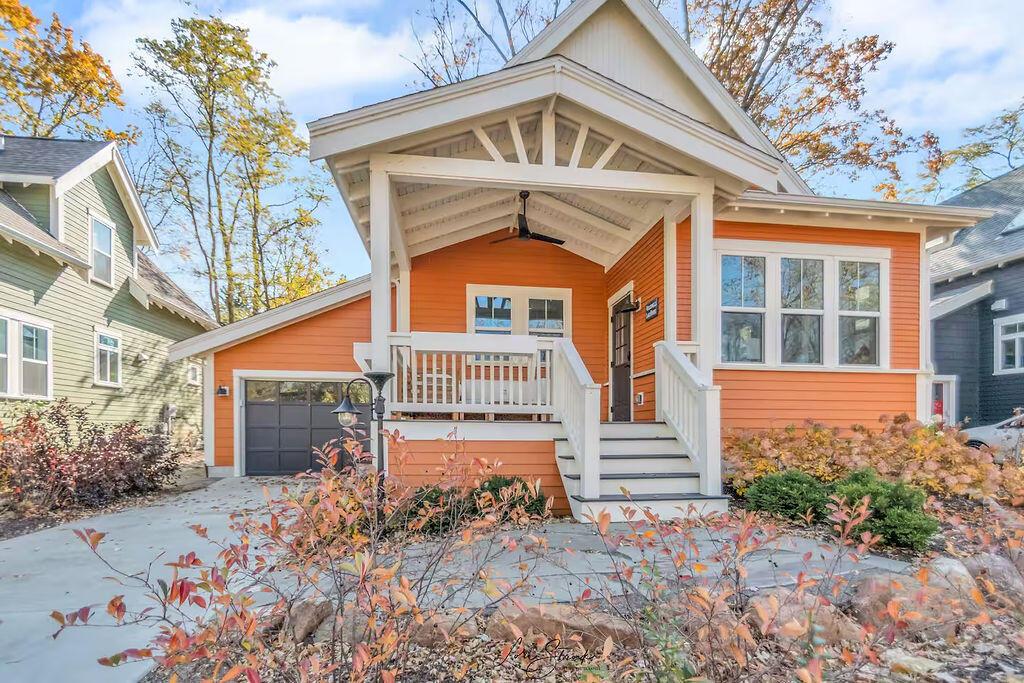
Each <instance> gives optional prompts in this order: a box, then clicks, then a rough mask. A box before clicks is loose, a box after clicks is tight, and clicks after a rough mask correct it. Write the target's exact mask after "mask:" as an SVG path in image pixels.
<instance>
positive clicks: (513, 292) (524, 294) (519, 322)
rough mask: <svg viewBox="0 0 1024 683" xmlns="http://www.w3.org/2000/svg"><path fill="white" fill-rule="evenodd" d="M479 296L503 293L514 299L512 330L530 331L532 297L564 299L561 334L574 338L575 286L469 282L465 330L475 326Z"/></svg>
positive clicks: (525, 332) (473, 329) (514, 331)
mask: <svg viewBox="0 0 1024 683" xmlns="http://www.w3.org/2000/svg"><path fill="white" fill-rule="evenodd" d="M478 296H503V297H507V298H509V299H511V300H512V334H521V335H526V334H529V332H530V330H529V325H530V321H529V318H530V299H559V300H561V301H562V302H563V308H562V315H563V316H565V329H564V330H563V331H562V336H563V338H565V339H572V290H571V289H569V288H566V287H517V286H511V285H476V284H467V285H466V331H467V332H469V333H470V334H474V333H475V330H476V324H475V323H476V315H475V314H476V308H475V303H476V302H475V300H476V297H478Z"/></svg>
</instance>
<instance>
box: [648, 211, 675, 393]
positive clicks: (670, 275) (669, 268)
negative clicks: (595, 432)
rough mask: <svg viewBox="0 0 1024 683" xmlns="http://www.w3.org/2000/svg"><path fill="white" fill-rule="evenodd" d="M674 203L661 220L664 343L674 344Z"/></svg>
mask: <svg viewBox="0 0 1024 683" xmlns="http://www.w3.org/2000/svg"><path fill="white" fill-rule="evenodd" d="M674 206H675V202H673V203H672V204H670V205H669V207H668V208H667V209H665V215H664V219H663V226H662V227H663V228H664V231H665V236H664V241H665V287H664V290H665V294H664V301H663V302H662V303H663V304H664V306H665V341H667V342H675V341H677V340H678V338H679V330H678V306H677V303H678V301H679V283H678V280H677V278H676V274H677V272H678V266H677V263H676V261H677V258H678V254H677V253H676V231H677V226H676V220H677V215H678V212H677V211H676V210H675V209H674V208H673V207H674ZM654 395H655V401H657V395H658V394H657V390H655V394H654Z"/></svg>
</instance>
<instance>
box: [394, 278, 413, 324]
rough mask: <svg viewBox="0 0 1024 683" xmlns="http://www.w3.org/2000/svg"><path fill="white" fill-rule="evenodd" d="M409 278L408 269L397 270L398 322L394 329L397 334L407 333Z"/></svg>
mask: <svg viewBox="0 0 1024 683" xmlns="http://www.w3.org/2000/svg"><path fill="white" fill-rule="evenodd" d="M409 277H410V271H409V269H408V268H399V270H398V291H397V295H398V320H397V321H396V325H395V329H397V330H398V331H399V332H409V325H410V318H411V316H412V308H411V303H410V301H409Z"/></svg>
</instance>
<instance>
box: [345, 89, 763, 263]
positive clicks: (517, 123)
mask: <svg viewBox="0 0 1024 683" xmlns="http://www.w3.org/2000/svg"><path fill="white" fill-rule="evenodd" d="M545 121H547V122H548V123H547V124H545ZM545 125H548V127H549V128H550V130H549V132H548V135H549V136H550V137H551V141H552V144H550V145H549V150H548V151H547V152H545V145H544V138H545V131H544V127H545ZM389 152H390V153H391V154H396V155H405V156H406V157H410V158H420V157H422V158H428V159H451V160H467V161H474V162H478V163H489V164H495V165H496V166H501V165H503V164H507V165H509V166H510V167H511V166H513V165H526V166H530V167H534V168H536V167H540V166H544V165H545V164H547V165H548V166H553V167H555V168H556V169H559V170H560V171H561V172H563V173H564V174H566V178H567V186H566V187H564V188H560V187H557V186H554V187H552V186H550V185H547V186H544V187H531V186H530V185H529V183H528V182H523V183H521V184H516V185H515V186H514V187H512V186H509V185H508V184H506V185H505V186H502V187H495V186H488V185H487V184H486V183H481V184H466V183H460V184H448V182H446V181H443V180H437V181H433V180H432V181H430V182H426V181H424V182H419V181H414V180H401V179H400V180H397V181H396V182H395V183H394V195H395V204H396V206H395V209H396V210H395V217H396V218H397V223H398V225H399V228H398V230H397V235H396V236H400V237H401V240H402V246H403V247H404V249H405V252H406V254H407V256H408V257H409V258H412V257H415V256H418V255H421V254H425V253H428V252H430V251H434V250H436V249H440V248H443V247H445V246H449V245H451V244H456V243H458V242H462V241H465V240H468V239H472V238H474V237H479V236H481V235H485V234H488V233H491V232H494V231H496V230H500V229H502V228H507V229H510V230H511V229H512V228H513V226H514V225H515V216H516V214H517V212H518V211H519V207H520V204H519V199H518V190H519V189H529V190H531V195H530V200H529V207H528V216H529V219H530V224H531V226H533V227H535V228H536V230H537V231H539V232H542V233H544V234H548V235H552V236H554V237H558V238H560V239H563V240H565V245H564V246H563V248H565V249H567V250H569V251H571V252H573V253H575V254H578V255H579V256H582V257H584V258H587V259H589V260H591V261H594V262H597V263H600V264H602V265H604V266H605V267H610V266H611V265H612V264H614V263H615V262H616V261H617V260H618V259H619V258H620V257H621V256H622V255H623V254H624V253H626V251H628V250H629V248H630V247H631V246H632V245H633V244H635V243H636V241H637V240H638V239H640V237H642V236H643V234H644V233H646V231H647V230H648V229H649V228H650V227H651V226H652V225H654V224H655V223H656V222H657V221H658V220H659V219H660V218H661V217H662V216H663V215H664V213H665V211H666V209H668V208H669V206H670V205H671V204H672V202H673V201H674V200H676V199H678V198H679V196H678V195H673V194H670V193H663V194H658V193H657V192H651V191H649V190H644V189H640V188H639V187H638V189H637V191H635V192H629V191H614V192H613V191H608V190H602V189H579V188H578V187H573V184H572V183H569V182H568V179H569V177H570V176H571V175H572V170H573V169H580V171H581V173H577V174H576V175H581V174H584V173H586V171H585V169H592V170H607V171H619V172H623V173H629V174H637V175H636V177H637V178H638V179H639V178H643V177H654V176H655V174H657V175H659V176H675V177H679V176H687V177H705V176H704V174H709V175H710V174H712V173H714V172H713V171H712V170H711V169H710V168H709V167H707V166H706V165H704V164H702V163H700V162H697V161H696V160H694V159H690V158H688V157H686V156H685V155H681V154H680V153H679V152H678V151H675V150H672V149H670V148H668V147H666V146H665V145H662V144H660V143H658V142H656V141H654V140H650V139H646V138H643V137H642V136H639V135H636V134H635V133H628V132H627V131H625V130H624V128H623V127H622V126H621V125H616V124H615V123H613V122H611V121H607V120H605V119H603V118H602V117H598V116H596V115H593V114H591V113H589V112H587V111H586V110H584V109H583V108H581V107H578V106H576V105H573V104H572V103H570V102H563V101H560V100H554V99H549V100H546V101H541V102H536V103H533V104H532V105H530V106H526V107H520V108H517V109H513V110H508V111H504V112H499V113H496V114H493V115H490V116H487V117H482V118H480V119H476V120H471V121H468V122H465V123H464V124H462V125H461V126H459V127H458V130H455V131H448V132H447V134H443V135H440V136H435V137H433V138H431V139H425V140H424V139H417V140H415V141H414V142H413V144H411V145H409V146H407V147H402V148H394V149H390V150H389ZM545 154H548V155H550V156H549V157H548V158H545ZM339 161H340V160H339V159H334V158H328V164H329V166H330V167H331V170H332V173H333V175H334V177H335V179H336V182H337V184H338V187H339V190H340V191H341V193H342V195H343V196H344V197H345V198H346V201H347V203H348V206H349V209H350V211H351V213H352V217H353V220H354V222H355V224H356V227H357V229H358V230H359V233H360V235H361V236H362V238H363V241H364V243H365V244H367V245H368V244H369V234H370V230H369V221H370V189H369V188H370V182H369V180H370V167H369V163H360V164H357V165H354V166H350V167H347V168H345V167H340V166H338V162H339ZM745 187H746V186H745V185H744V184H742V183H740V182H738V181H736V180H735V179H728V178H721V179H720V181H719V182H718V183H717V184H716V191H717V192H718V194H719V195H720V197H721V198H722V199H723V200H726V201H727V200H728V199H731V198H733V197H734V196H736V194H738V193H740V192H742V190H743V189H745ZM683 215H685V213H684V214H683ZM396 251H397V250H396Z"/></svg>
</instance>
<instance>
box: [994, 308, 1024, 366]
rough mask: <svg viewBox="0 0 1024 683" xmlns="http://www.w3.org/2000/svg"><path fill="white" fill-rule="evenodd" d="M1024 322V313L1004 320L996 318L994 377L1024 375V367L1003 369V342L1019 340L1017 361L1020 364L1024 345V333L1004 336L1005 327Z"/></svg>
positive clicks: (1016, 351)
mask: <svg viewBox="0 0 1024 683" xmlns="http://www.w3.org/2000/svg"><path fill="white" fill-rule="evenodd" d="M1021 322H1024V313H1020V314H1018V315H1008V316H1006V317H1003V318H995V319H994V320H993V321H992V374H993V375H1019V374H1021V373H1024V365H1021V366H1019V367H1015V368H1004V367H1003V340H1005V339H1018V340H1019V341H1018V342H1017V348H1016V350H1015V355H1016V360H1017V361H1018V362H1020V359H1021V345H1024V332H1018V333H1016V334H1012V335H1004V334H1003V325H1012V324H1014V323H1021Z"/></svg>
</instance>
